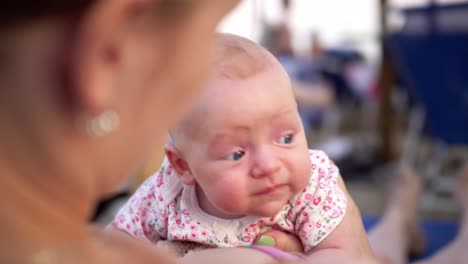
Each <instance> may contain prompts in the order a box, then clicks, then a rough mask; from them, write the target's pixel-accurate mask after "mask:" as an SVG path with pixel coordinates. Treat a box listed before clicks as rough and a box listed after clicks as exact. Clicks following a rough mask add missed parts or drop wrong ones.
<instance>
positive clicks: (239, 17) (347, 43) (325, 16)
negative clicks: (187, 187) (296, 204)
mask: <svg viewBox="0 0 468 264" xmlns="http://www.w3.org/2000/svg"><path fill="white" fill-rule="evenodd" d="M219 31H222V32H229V33H234V34H238V35H241V36H244V37H247V38H249V39H252V40H253V41H255V42H257V43H259V44H261V45H263V46H264V47H266V48H267V49H269V50H270V51H271V52H272V53H273V54H274V55H275V56H276V57H277V58H278V60H279V61H280V63H281V64H282V65H283V66H284V67H285V69H286V71H287V72H288V74H289V75H290V77H291V80H292V83H293V87H294V89H295V94H296V97H297V101H298V105H299V109H300V114H301V118H302V121H303V123H304V127H305V129H306V133H307V137H308V142H309V145H310V147H311V148H318V149H322V150H324V151H325V152H326V153H327V154H328V155H329V156H330V157H331V158H332V159H333V160H334V161H335V163H336V164H337V165H338V167H339V168H340V171H341V174H342V176H343V178H344V180H345V182H346V184H347V186H348V188H349V190H350V192H351V195H352V196H353V198H354V199H355V200H356V202H357V204H358V206H359V208H360V209H361V212H362V214H363V218H364V222H365V224H366V227H369V226H371V225H372V224H373V223H374V222H375V220H376V219H377V218H378V217H379V215H380V214H381V212H382V211H383V209H384V204H385V197H386V193H387V192H388V191H389V182H390V180H391V178H392V176H394V175H395V174H396V173H398V169H399V168H401V167H402V166H405V165H409V166H413V167H414V168H416V171H417V172H418V174H419V175H420V177H421V179H422V182H423V186H424V192H423V196H422V199H421V202H420V206H419V211H420V212H419V213H420V215H422V217H423V218H422V219H423V220H424V223H423V225H424V227H425V229H426V231H427V232H430V234H428V238H429V241H428V244H429V249H428V252H427V254H426V255H430V254H431V253H432V252H433V251H434V250H436V249H437V248H439V247H440V246H442V245H444V244H445V243H447V241H449V240H450V239H452V238H453V235H454V234H455V232H456V229H457V225H456V218H457V206H456V204H455V203H454V201H453V197H452V190H453V188H454V185H455V179H456V176H457V173H458V171H459V169H460V168H461V166H462V165H463V164H464V163H466V162H468V151H467V144H468V0H437V1H436V0H398V1H397V0H358V1H342V0H326V1H319V0H289V1H288V0H243V1H241V4H240V5H239V6H238V7H237V9H235V10H234V11H233V12H232V13H231V14H230V15H229V16H228V17H226V18H225V19H224V21H223V22H222V23H221V24H220V26H219ZM161 159H162V152H161V150H157V153H156V154H155V158H154V160H152V161H151V162H149V163H148V165H147V166H146V168H144V169H143V170H142V172H141V175H136V176H135V177H134V178H133V180H132V182H130V183H129V184H127V185H126V186H125V187H124V188H123V190H124V191H123V193H122V194H121V196H117V198H119V197H120V198H122V200H125V198H126V197H127V195H128V194H130V193H131V192H132V191H133V190H134V189H135V186H138V185H139V184H141V182H142V181H143V180H144V179H145V178H147V177H148V176H149V175H151V174H152V173H154V172H155V171H156V170H157V169H158V166H159V164H160V162H161ZM129 186H130V187H129ZM114 198H115V197H114ZM113 201H115V200H113ZM108 206H109V205H108V203H107V204H106V203H104V204H103V205H102V208H106V207H108ZM117 207H118V206H117ZM96 219H98V220H99V219H101V220H100V221H102V222H106V221H107V220H106V218H105V217H102V216H100V218H99V217H97V218H96Z"/></svg>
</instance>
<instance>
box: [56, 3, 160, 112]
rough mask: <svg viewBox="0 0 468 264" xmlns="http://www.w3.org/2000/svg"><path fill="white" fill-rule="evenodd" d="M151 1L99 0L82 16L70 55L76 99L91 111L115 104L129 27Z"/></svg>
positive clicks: (68, 60)
mask: <svg viewBox="0 0 468 264" xmlns="http://www.w3.org/2000/svg"><path fill="white" fill-rule="evenodd" d="M150 2H151V1H144V0H141V1H121V0H116V1H96V2H95V3H93V4H92V5H91V6H90V8H89V9H88V10H87V11H86V12H85V13H84V14H83V16H81V17H80V18H79V19H78V21H77V23H76V24H75V25H74V27H75V30H74V32H75V35H73V36H71V41H72V43H70V48H69V49H68V54H66V55H65V56H68V58H67V59H66V61H67V63H68V65H67V67H68V71H69V76H70V82H71V85H70V87H72V89H73V90H72V91H71V94H72V95H73V96H74V97H73V100H76V102H74V103H75V104H77V106H78V107H79V108H82V110H84V111H86V112H87V113H88V114H90V115H97V114H99V113H101V112H103V111H105V110H108V109H109V108H113V107H115V104H116V101H117V99H116V97H117V94H118V91H116V90H118V89H116V84H118V83H119V80H120V79H119V78H120V77H121V76H120V75H122V68H124V66H125V65H123V64H124V63H125V59H124V58H125V56H126V55H127V53H128V50H127V49H128V47H127V46H128V45H127V42H128V39H129V38H131V34H126V33H128V32H127V31H128V30H129V28H131V23H135V21H136V20H138V19H139V17H138V16H143V15H144V13H145V12H144V11H142V10H146V9H150V8H148V5H149V3H150Z"/></svg>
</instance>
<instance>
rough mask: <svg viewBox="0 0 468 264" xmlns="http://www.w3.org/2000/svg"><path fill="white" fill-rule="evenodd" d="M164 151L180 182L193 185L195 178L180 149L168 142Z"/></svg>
mask: <svg viewBox="0 0 468 264" xmlns="http://www.w3.org/2000/svg"><path fill="white" fill-rule="evenodd" d="M164 153H165V154H166V157H167V159H168V160H169V163H170V164H171V166H172V168H174V171H175V172H176V174H177V177H179V179H180V180H181V181H182V183H183V184H185V185H194V184H195V183H196V181H195V178H194V177H193V175H192V172H191V171H190V168H189V166H188V164H187V162H186V161H185V160H184V159H183V157H182V155H181V153H180V151H179V150H178V149H177V148H176V147H175V146H174V145H172V144H170V143H169V144H166V146H164Z"/></svg>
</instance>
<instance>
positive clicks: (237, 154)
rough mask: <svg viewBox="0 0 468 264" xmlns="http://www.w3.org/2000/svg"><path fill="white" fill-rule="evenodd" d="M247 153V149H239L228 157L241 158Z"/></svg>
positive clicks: (231, 158)
mask: <svg viewBox="0 0 468 264" xmlns="http://www.w3.org/2000/svg"><path fill="white" fill-rule="evenodd" d="M244 154H245V151H243V150H239V151H236V152H234V153H232V154H231V155H229V156H228V157H227V159H228V160H240V159H241V158H242V157H243V156H244Z"/></svg>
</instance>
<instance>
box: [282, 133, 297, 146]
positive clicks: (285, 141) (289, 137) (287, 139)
mask: <svg viewBox="0 0 468 264" xmlns="http://www.w3.org/2000/svg"><path fill="white" fill-rule="evenodd" d="M293 139H294V135H293V134H287V135H285V136H282V137H281V138H280V139H279V140H278V143H280V144H291V142H292V141H293Z"/></svg>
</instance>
